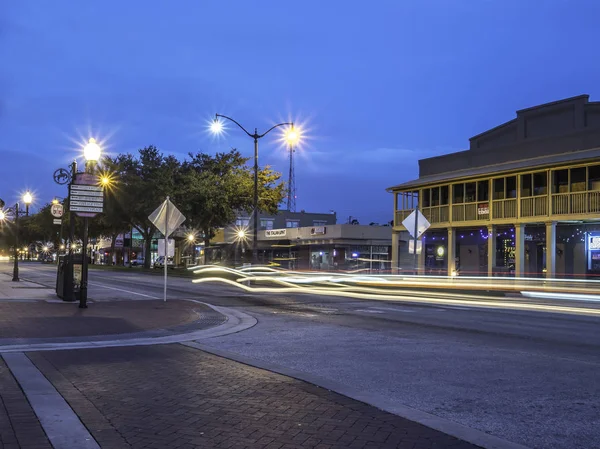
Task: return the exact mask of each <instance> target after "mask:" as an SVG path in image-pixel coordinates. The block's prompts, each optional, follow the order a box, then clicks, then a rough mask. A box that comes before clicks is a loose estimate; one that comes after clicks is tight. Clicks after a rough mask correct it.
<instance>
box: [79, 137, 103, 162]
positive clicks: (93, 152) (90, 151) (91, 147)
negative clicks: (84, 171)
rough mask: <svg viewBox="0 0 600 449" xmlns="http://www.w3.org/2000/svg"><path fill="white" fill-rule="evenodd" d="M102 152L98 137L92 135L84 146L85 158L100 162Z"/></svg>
mask: <svg viewBox="0 0 600 449" xmlns="http://www.w3.org/2000/svg"><path fill="white" fill-rule="evenodd" d="M100 154H102V149H101V148H100V145H98V144H97V143H96V139H94V138H93V137H91V138H90V140H88V143H87V144H86V145H85V147H83V156H84V157H85V160H86V161H88V162H98V161H99V160H100Z"/></svg>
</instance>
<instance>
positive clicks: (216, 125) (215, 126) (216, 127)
mask: <svg viewBox="0 0 600 449" xmlns="http://www.w3.org/2000/svg"><path fill="white" fill-rule="evenodd" d="M219 117H221V118H224V119H226V120H229V121H231V122H233V123H235V124H236V125H237V126H238V127H239V128H241V130H242V131H244V132H245V133H246V134H247V135H248V136H249V137H250V138H252V139H253V140H254V201H253V207H254V211H253V213H252V220H253V221H254V223H253V226H252V235H253V239H252V263H254V264H256V263H258V139H261V138H263V137H265V136H266V135H267V134H269V133H270V132H271V131H273V130H274V129H275V128H278V127H280V126H290V127H291V128H292V130H293V128H294V123H293V122H284V123H278V124H277V125H274V126H272V127H271V128H269V129H268V130H267V131H266V132H264V133H262V134H259V133H258V129H257V128H254V133H250V132H248V131H247V130H246V128H244V127H243V126H242V125H240V124H239V123H238V122H237V121H235V120H234V119H232V118H231V117H227V116H226V115H221V114H215V119H214V121H213V123H212V125H211V131H212V132H213V133H215V134H220V133H221V132H222V131H223V124H222V123H221V122H220V121H219Z"/></svg>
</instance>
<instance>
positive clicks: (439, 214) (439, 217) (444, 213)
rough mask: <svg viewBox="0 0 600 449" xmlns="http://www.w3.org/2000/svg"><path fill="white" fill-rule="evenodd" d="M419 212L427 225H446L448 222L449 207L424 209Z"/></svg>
mask: <svg viewBox="0 0 600 449" xmlns="http://www.w3.org/2000/svg"><path fill="white" fill-rule="evenodd" d="M421 212H422V213H423V215H425V218H427V220H428V221H429V223H431V224H433V223H448V222H449V221H450V206H431V207H424V208H423V209H422V210H421Z"/></svg>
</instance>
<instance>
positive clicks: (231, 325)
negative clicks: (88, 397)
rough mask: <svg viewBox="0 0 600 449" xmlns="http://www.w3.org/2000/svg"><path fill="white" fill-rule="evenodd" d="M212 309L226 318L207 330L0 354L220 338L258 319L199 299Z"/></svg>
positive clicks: (15, 348) (14, 348)
mask: <svg viewBox="0 0 600 449" xmlns="http://www.w3.org/2000/svg"><path fill="white" fill-rule="evenodd" d="M195 302H198V303H200V304H204V305H206V306H208V307H210V308H211V309H213V310H215V311H217V312H219V313H221V314H223V315H225V316H226V318H227V320H226V321H225V322H224V323H223V324H220V325H218V326H215V327H210V328H208V329H200V330H196V331H192V332H186V333H182V334H176V335H167V336H162V337H145V338H129V339H123V340H119V339H110V340H96V341H81V342H72V343H31V344H15V345H3V346H0V353H11V352H31V351H62V350H68V349H89V348H111V347H119V346H148V345H161V344H169V343H182V342H185V341H191V340H199V339H205V338H213V337H221V336H223V335H229V334H234V333H237V332H241V331H243V330H246V329H249V328H251V327H253V326H254V325H256V323H257V320H256V318H254V317H253V316H251V315H248V314H247V313H244V312H240V311H238V310H234V309H230V308H228V307H219V306H213V305H212V304H207V303H204V302H200V301H195Z"/></svg>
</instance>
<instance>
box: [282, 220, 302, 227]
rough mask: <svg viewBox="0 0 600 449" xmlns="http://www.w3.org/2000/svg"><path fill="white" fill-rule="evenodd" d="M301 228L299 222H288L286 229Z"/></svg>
mask: <svg viewBox="0 0 600 449" xmlns="http://www.w3.org/2000/svg"><path fill="white" fill-rule="evenodd" d="M299 226H300V221H299V220H286V222H285V227H286V228H297V227H299Z"/></svg>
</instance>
